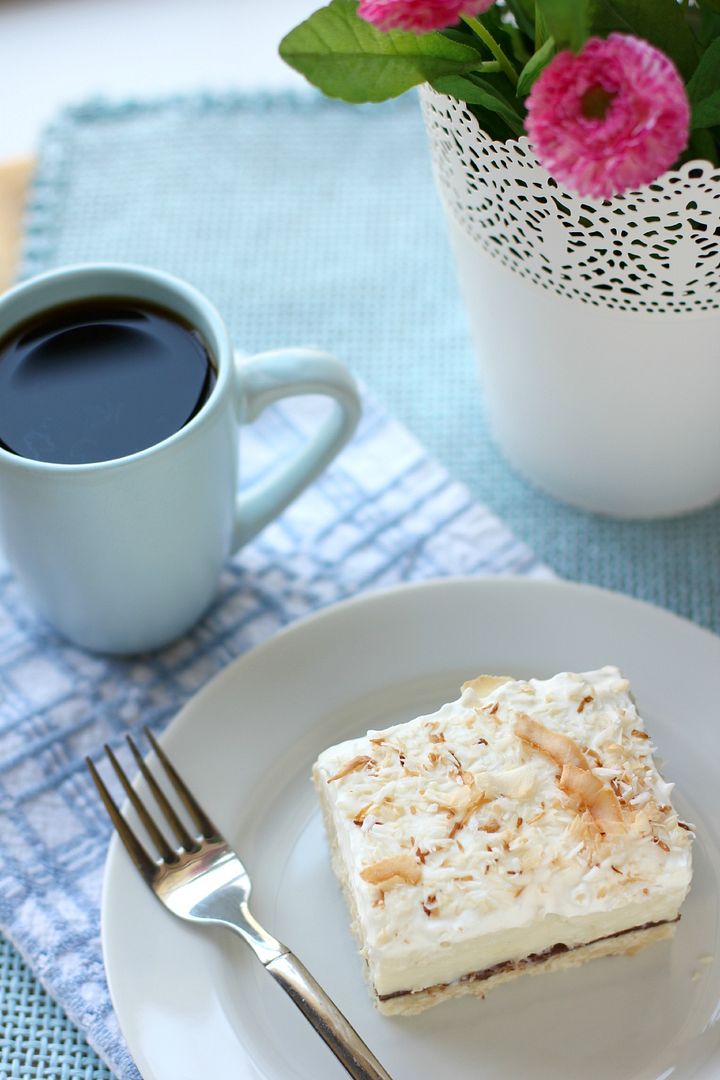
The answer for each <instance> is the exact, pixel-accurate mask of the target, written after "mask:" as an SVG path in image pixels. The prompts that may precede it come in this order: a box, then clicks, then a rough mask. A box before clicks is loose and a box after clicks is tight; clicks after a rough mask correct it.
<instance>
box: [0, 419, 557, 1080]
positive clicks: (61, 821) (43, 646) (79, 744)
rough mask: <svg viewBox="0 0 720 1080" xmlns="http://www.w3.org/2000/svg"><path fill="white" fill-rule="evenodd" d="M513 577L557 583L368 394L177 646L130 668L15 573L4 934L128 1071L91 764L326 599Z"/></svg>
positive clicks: (284, 426) (272, 452)
mask: <svg viewBox="0 0 720 1080" xmlns="http://www.w3.org/2000/svg"><path fill="white" fill-rule="evenodd" d="M321 408H322V405H321V404H320V403H319V402H317V401H316V400H315V399H308V400H306V401H304V402H303V401H294V402H292V403H287V404H283V405H281V406H278V407H275V408H274V409H273V410H272V411H271V412H269V413H268V414H266V415H265V416H264V417H263V418H262V419H261V420H260V421H259V422H258V423H257V424H256V425H253V427H252V428H248V429H246V430H245V431H244V432H243V464H244V469H245V473H246V475H251V474H255V475H257V474H260V473H262V472H263V471H264V470H265V469H266V468H268V465H269V462H270V461H271V460H274V459H276V457H277V456H278V455H283V454H285V453H290V452H292V450H293V448H295V447H296V446H297V445H299V443H300V442H301V440H302V439H303V438H305V437H306V436H307V434H308V433H309V432H310V431H312V430H314V429H315V428H316V426H317V423H318V411H319V410H320V409H321ZM508 572H512V573H522V574H533V575H538V574H543V573H546V571H544V570H543V568H542V567H541V566H540V565H539V564H538V562H537V561H536V559H535V558H534V557H533V555H532V554H531V553H530V551H529V550H528V549H527V548H526V547H524V546H523V545H522V544H520V543H518V542H517V541H516V540H515V539H514V538H513V536H512V535H510V533H509V532H508V531H507V530H506V529H505V528H504V527H503V526H502V525H501V524H500V523H499V522H498V521H497V519H495V518H494V517H493V516H492V515H491V514H489V513H488V512H487V511H485V510H484V509H483V508H482V507H480V506H478V505H477V504H474V503H473V502H472V501H471V499H470V498H469V496H468V493H467V491H466V490H465V488H463V487H462V486H461V485H459V484H456V483H453V482H452V481H451V480H450V479H449V477H448V475H447V473H446V472H445V471H444V470H443V469H442V468H441V467H440V466H439V465H437V464H436V463H435V462H434V461H432V460H431V459H430V458H428V456H427V455H426V454H425V453H424V451H423V450H422V448H421V447H420V445H419V444H418V443H417V441H416V440H415V439H414V438H412V437H411V436H410V435H409V434H408V432H407V430H406V429H404V428H403V427H402V426H401V425H399V424H398V423H396V422H394V421H392V420H390V419H389V418H388V417H387V416H386V415H385V414H384V413H383V412H382V411H381V410H380V409H379V408H378V407H377V406H376V405H375V404H374V403H373V402H372V401H371V400H370V399H369V398H367V399H366V407H365V417H364V420H363V422H362V425H361V428H360V431H359V433H358V435H357V437H356V438H355V440H354V442H353V443H352V445H351V446H350V447H349V448H348V449H347V450H346V451H345V452H344V453H343V454H342V456H341V457H340V459H339V460H338V461H337V463H336V464H335V465H334V466H333V467H332V468H331V469H330V470H329V471H328V472H327V473H326V474H325V475H324V476H323V477H322V478H321V479H320V480H319V481H318V482H317V483H315V484H314V485H313V487H312V488H311V489H310V490H309V491H308V492H307V493H306V494H305V495H304V496H302V497H301V498H300V499H299V500H298V501H297V502H296V503H295V505H294V506H292V507H291V508H290V509H289V510H288V511H287V512H286V513H285V514H284V515H283V517H282V519H281V520H279V521H278V522H276V523H274V524H273V525H271V526H270V527H269V528H267V529H266V530H265V532H264V533H263V534H262V535H261V536H260V537H259V538H258V539H257V540H256V541H255V542H254V543H252V544H251V545H249V546H248V547H247V548H245V550H244V551H243V552H242V553H241V554H240V556H239V557H238V558H236V559H235V560H233V562H231V563H230V564H229V565H228V566H227V569H226V571H225V574H224V576H223V581H222V589H221V593H220V596H219V598H218V600H217V602H216V604H215V605H214V607H213V609H212V610H211V611H210V613H209V614H208V616H207V617H206V618H205V619H204V620H203V622H202V623H201V624H200V625H199V626H198V627H197V628H196V629H195V631H194V632H193V633H192V634H190V635H189V636H188V637H186V638H184V639H183V640H181V641H179V642H178V643H177V644H175V645H174V646H172V647H171V648H169V649H166V650H165V651H164V652H161V653H159V654H156V655H153V656H147V657H142V658H137V659H132V660H118V659H103V658H100V657H97V656H89V655H88V654H86V653H84V652H82V651H80V650H78V649H75V648H73V647H72V646H70V645H68V644H67V643H65V642H64V641H62V640H60V639H59V638H58V637H57V636H56V635H55V634H54V633H53V631H52V630H50V629H49V628H48V627H47V626H45V625H43V624H41V623H40V622H39V621H38V620H37V619H36V618H35V616H34V615H33V612H32V611H31V610H30V609H29V607H28V606H27V604H26V602H25V600H24V598H23V596H22V593H21V591H20V589H19V587H18V586H17V584H16V583H15V581H14V580H13V578H12V577H11V576H10V575H9V574H8V573H7V572H5V573H4V575H3V576H2V580H1V582H0V657H1V658H2V660H1V662H0V689H1V699H0V700H1V704H0V762H2V764H1V765H0V925H1V927H2V930H3V931H4V932H5V933H6V934H7V935H8V936H9V937H10V938H11V939H12V940H13V941H14V942H15V943H16V944H17V946H18V947H19V949H20V950H21V952H22V953H23V955H24V956H25V957H26V959H27V960H28V961H29V963H30V964H31V965H32V967H33V969H34V970H35V971H36V973H37V974H38V975H39V976H40V978H41V980H42V982H43V983H44V984H45V985H46V987H48V989H49V990H50V991H51V993H52V994H53V995H54V996H55V997H56V998H57V1000H58V1001H59V1002H60V1003H61V1004H62V1005H63V1007H64V1008H65V1009H66V1010H67V1012H68V1014H69V1015H70V1016H71V1017H72V1019H74V1020H75V1021H76V1023H78V1024H79V1025H80V1027H81V1028H83V1029H84V1030H85V1031H86V1032H87V1035H88V1038H89V1041H90V1042H91V1044H92V1045H93V1046H94V1047H95V1048H96V1049H97V1050H98V1051H99V1053H100V1054H101V1055H102V1056H103V1057H104V1058H105V1060H106V1061H107V1062H108V1063H109V1065H110V1066H111V1068H113V1070H114V1071H115V1072H116V1073H117V1074H118V1075H119V1076H120V1077H123V1078H129V1077H137V1071H136V1069H135V1067H134V1065H133V1064H132V1062H131V1060H130V1057H129V1056H128V1053H127V1050H126V1049H125V1047H124V1044H123V1041H122V1037H121V1035H120V1033H119V1030H118V1027H117V1022H116V1019H115V1016H114V1014H113V1011H112V1008H111V1005H110V1001H109V998H108V993H107V988H106V984H105V975H104V971H103V964H102V957H101V952H100V941H99V925H98V921H99V913H98V903H99V896H100V885H101V878H102V870H103V862H104V859H105V851H106V848H107V844H108V839H109V828H108V823H107V820H106V818H105V815H104V811H103V810H102V809H101V808H100V806H99V804H98V801H97V798H96V796H95V794H94V791H93V790H91V784H90V782H89V778H88V777H87V775H86V772H85V769H84V766H83V764H82V759H83V756H84V755H85V754H94V755H96V756H98V755H99V751H100V747H101V746H102V743H103V742H105V741H108V742H110V744H111V745H113V746H115V747H120V746H121V743H122V740H123V737H124V735H125V733H126V732H133V731H135V730H136V729H139V728H140V726H141V725H142V724H145V723H148V722H149V723H150V724H152V725H153V726H154V727H155V728H156V729H161V728H162V727H163V725H164V724H165V723H167V721H168V720H169V719H170V718H171V717H172V716H173V714H174V713H175V712H177V710H178V709H179V708H180V706H181V705H182V704H183V703H184V702H185V701H187V699H188V698H189V697H190V696H191V695H192V694H193V693H194V692H195V691H196V690H198V689H199V688H200V687H201V686H203V685H204V684H205V683H206V682H207V680H208V679H209V678H211V677H212V676H213V675H215V674H216V673H217V672H218V671H220V670H221V669H222V668H223V667H224V666H225V665H226V664H227V663H229V662H230V661H231V660H232V659H233V658H234V657H236V656H238V655H239V654H240V653H242V652H244V651H245V650H246V649H248V648H250V647H251V646H253V645H255V644H257V643H258V642H260V641H263V640H264V639H266V638H267V637H269V636H271V635H272V634H273V633H274V632H275V631H276V630H278V629H279V628H280V627H282V626H284V625H286V624H287V623H288V622H290V621H292V620H293V619H295V618H297V617H299V616H301V615H304V614H306V613H307V612H310V611H312V610H314V609H316V608H318V607H320V606H322V605H326V604H330V603H333V602H335V601H337V600H342V599H344V598H345V597H348V596H352V595H354V594H355V593H357V592H359V591H361V590H363V589H370V588H377V587H379V586H383V585H390V584H394V583H396V582H399V581H407V580H416V579H419V578H427V577H433V576H437V575H446V574H454V573H470V574H482V573H508ZM120 752H121V756H123V755H124V750H121V751H120ZM127 764H128V765H129V763H127ZM129 768H130V769H131V771H132V766H130V765H129Z"/></svg>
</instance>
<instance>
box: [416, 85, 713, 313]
mask: <svg viewBox="0 0 720 1080" xmlns="http://www.w3.org/2000/svg"><path fill="white" fill-rule="evenodd" d="M420 97H421V102H422V108H423V113H424V117H425V125H426V128H427V132H428V137H429V141H430V147H431V152H432V158H433V166H434V171H435V177H436V181H437V184H438V187H439V189H440V193H441V195H442V198H443V200H444V202H445V205H446V208H447V210H448V212H449V213H451V214H452V215H453V217H454V218H455V220H456V221H457V222H458V224H459V225H460V227H461V228H462V229H464V231H465V232H466V233H467V234H468V235H469V236H471V237H472V238H473V240H474V241H476V242H477V243H478V244H479V245H480V246H481V247H482V248H483V249H484V250H485V251H486V252H488V254H490V255H492V256H493V257H494V258H496V259H498V260H499V261H500V262H501V263H502V264H503V266H507V267H508V268H509V269H511V270H513V271H514V272H515V273H517V274H519V275H520V276H521V277H523V278H526V279H529V280H530V281H532V282H533V283H534V284H536V285H539V286H541V287H542V288H544V289H548V290H552V291H554V292H556V293H559V295H560V296H565V297H568V298H570V299H576V300H581V301H583V302H585V303H587V304H592V305H594V306H596V307H605V308H614V309H616V310H620V311H644V312H651V313H660V312H687V311H713V310H717V309H720V168H717V167H716V166H713V165H712V164H710V162H707V161H694V162H689V163H688V164H685V165H683V166H682V167H681V168H680V169H678V170H677V171H675V172H668V173H665V174H663V176H661V177H659V178H658V180H657V181H656V182H655V183H653V184H649V185H647V186H645V187H643V188H641V189H640V190H639V191H633V192H629V193H627V194H625V195H621V196H616V197H615V198H613V199H611V200H608V201H604V202H603V201H593V200H587V199H582V198H580V197H578V196H577V195H571V194H570V193H569V192H567V191H564V190H563V189H562V188H561V187H560V186H559V185H558V184H557V183H556V182H555V180H553V179H552V177H551V176H550V175H549V174H548V173H547V172H546V170H545V169H544V168H543V167H542V166H541V165H540V164H539V163H538V161H537V159H536V158H535V156H534V154H533V151H532V148H531V146H530V143H529V141H528V139H527V138H525V137H524V136H523V137H522V138H520V139H512V140H510V141H508V142H504V143H503V142H496V141H494V140H493V139H491V138H490V137H489V136H488V135H486V134H485V132H484V131H483V130H482V128H481V127H480V124H479V122H478V120H477V118H476V117H475V116H474V115H473V114H472V113H471V112H470V111H469V110H468V108H467V106H466V105H464V103H463V102H460V101H456V100H455V99H454V98H450V97H446V96H445V95H442V94H438V93H436V92H435V91H434V90H432V89H430V88H429V87H423V88H422V90H421V92H420Z"/></svg>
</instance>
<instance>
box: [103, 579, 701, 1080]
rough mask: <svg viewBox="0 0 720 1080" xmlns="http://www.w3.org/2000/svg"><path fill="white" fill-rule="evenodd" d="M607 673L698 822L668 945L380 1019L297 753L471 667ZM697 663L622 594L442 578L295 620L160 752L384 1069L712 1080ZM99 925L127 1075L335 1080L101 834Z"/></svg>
mask: <svg viewBox="0 0 720 1080" xmlns="http://www.w3.org/2000/svg"><path fill="white" fill-rule="evenodd" d="M607 663H617V664H619V665H620V666H621V667H622V669H623V670H624V671H625V673H626V674H627V675H628V677H629V678H630V679H631V680H632V683H633V688H634V690H635V694H636V697H637V699H638V703H639V707H640V710H641V712H642V714H643V715H644V716H645V718H646V720H647V722H648V724H649V727H650V730H651V731H652V733H653V737H654V738H655V740H656V742H657V744H658V745H659V747H660V748H661V751H662V754H663V757H664V759H665V760H666V761H667V773H668V775H669V776H670V777H671V779H673V780H675V781H676V782H677V791H676V797H677V806H678V809H679V811H680V814H681V816H682V817H683V818H685V820H689V821H693V822H695V823H696V824H697V826H698V840H697V843H696V845H695V876H694V881H693V887H692V891H691V894H690V897H689V899H688V900H687V902H686V904H685V906H684V909H683V918H682V921H681V923H680V925H679V928H678V931H677V934H676V937H675V939H674V941H673V942H672V943H664V944H660V945H654V946H652V947H651V948H648V949H647V950H645V951H643V952H641V953H639V954H638V955H637V956H635V957H632V958H615V959H606V960H599V961H596V962H594V963H592V964H588V965H587V966H585V967H583V968H580V969H578V970H577V971H575V972H569V973H562V974H554V975H543V976H538V977H536V978H528V979H520V980H518V981H517V982H515V983H511V984H509V985H507V986H503V987H500V988H498V989H497V990H494V991H493V992H492V993H491V994H489V995H488V997H487V999H486V1000H484V1001H482V1000H479V999H477V998H467V999H464V1000H462V1001H457V1002H450V1003H447V1004H444V1005H440V1006H438V1007H437V1008H435V1009H432V1010H431V1011H430V1012H427V1013H424V1014H423V1015H422V1016H420V1017H417V1018H411V1019H403V1018H400V1017H394V1018H388V1017H382V1016H380V1015H379V1014H377V1013H376V1012H375V1011H374V1009H373V1007H372V1005H371V1003H370V1001H369V998H368V994H367V990H366V988H365V984H364V981H363V977H362V974H361V970H360V962H359V959H358V956H357V953H356V950H355V946H354V944H353V941H352V939H351V936H350V932H349V928H348V917H347V914H346V911H345V908H344V905H343V901H342V898H341V896H340V893H339V891H338V888H337V887H336V884H335V881H334V879H333V876H332V873H331V870H330V867H329V864H328V857H327V850H326V845H325V840H324V837H323V832H322V827H321V823H320V819H319V815H318V811H317V807H316V805H315V799H314V795H313V790H312V787H311V785H310V782H309V779H308V776H309V771H310V766H311V763H312V761H313V760H314V758H315V756H316V755H317V753H318V751H320V750H321V749H322V748H323V747H325V746H327V745H329V744H331V743H334V742H337V741H338V740H340V739H344V738H347V737H349V736H351V735H357V734H359V733H362V732H364V731H365V730H366V729H367V728H368V727H383V726H385V725H387V724H393V723H396V722H398V721H400V720H404V719H409V718H410V717H412V716H414V715H417V714H418V713H421V712H426V711H430V710H431V709H434V708H435V707H437V706H438V705H439V704H441V703H442V702H444V701H446V700H449V699H451V698H452V697H454V696H455V695H456V694H457V691H458V688H459V686H460V683H461V682H462V681H463V680H464V679H465V678H467V677H469V676H472V675H474V674H477V673H479V672H485V671H489V672H507V673H509V674H515V675H518V676H532V675H535V676H541V677H542V676H545V677H546V676H549V675H552V674H554V673H555V672H557V671H560V670H579V671H582V670H587V669H590V668H596V667H599V666H601V665H603V664H607ZM719 675H720V638H717V637H715V636H714V635H712V634H709V633H707V632H706V631H703V630H701V629H699V628H697V627H695V626H693V625H692V624H690V623H688V622H685V621H684V620H681V619H678V618H676V617H675V616H673V615H670V614H668V613H667V612H664V611H660V610H659V609H657V608H653V607H650V606H648V605H646V604H642V603H639V602H637V601H634V600H630V599H628V598H626V597H622V596H618V595H616V594H613V593H608V592H604V591H601V590H598V589H593V588H589V587H585V586H578V585H571V584H567V583H556V582H546V581H528V580H523V579H486V580H478V579H474V580H470V579H465V580H458V579H453V580H444V581H438V582H431V583H427V584H422V585H412V586H404V587H400V588H397V589H393V590H390V591H388V592H383V593H375V594H371V595H368V596H366V597H363V598H360V599H358V600H354V601H351V602H349V603H344V604H340V605H338V606H336V607H333V608H329V609H327V610H326V611H324V612H322V613H321V614H319V615H315V616H314V617H312V618H309V619H306V620H304V621H302V622H299V623H296V624H295V625H294V626H292V627H290V628H289V629H288V630H286V631H284V632H283V633H280V634H278V635H277V636H276V637H275V638H273V639H272V640H271V641H269V642H268V643H267V644H265V645H263V646H261V647H260V648H257V649H254V650H253V651H252V652H250V653H248V654H246V655H245V656H243V657H242V658H240V659H239V660H237V661H236V662H235V663H233V664H232V665H231V666H230V667H229V668H227V670H226V671H224V672H223V673H222V674H221V675H220V676H219V677H218V678H216V679H214V680H213V682H212V683H210V684H209V685H208V686H207V687H205V688H204V689H203V691H202V692H201V693H200V694H198V695H197V696H196V697H195V698H194V699H193V700H192V701H191V702H190V703H189V704H188V705H187V706H186V707H185V708H184V709H183V711H182V712H181V713H180V714H179V716H178V717H177V718H176V719H175V721H174V722H173V723H172V724H171V725H170V727H169V728H168V730H167V732H166V734H165V737H164V740H163V743H164V746H165V747H166V749H167V750H168V751H169V753H170V755H171V756H172V758H173V759H174V761H175V762H176V764H177V765H178V766H179V768H180V770H181V772H182V773H183V774H185V775H186V777H187V778H188V779H189V781H190V784H191V786H192V787H193V788H194V789H195V791H196V794H197V795H198V796H199V799H200V801H201V802H202V803H204V804H205V805H206V806H207V808H208V811H209V813H210V814H211V816H212V817H214V818H215V819H216V820H217V822H218V824H219V826H220V827H221V828H222V829H223V830H224V831H225V833H226V835H227V836H228V837H229V839H230V840H231V842H233V843H234V844H235V846H236V847H237V849H238V851H239V852H240V854H241V856H242V858H243V860H244V862H245V864H246V866H247V867H248V869H249V871H250V874H251V876H252V879H253V883H254V889H253V898H254V907H255V911H256V914H257V916H258V917H259V919H260V920H261V921H262V922H263V923H264V924H265V925H266V926H267V927H268V929H269V930H271V931H272V933H274V934H275V935H277V936H278V937H279V938H280V939H281V940H283V941H285V942H286V943H287V944H288V945H290V947H291V948H293V949H294V950H295V952H296V953H297V954H298V956H300V957H301V958H302V960H303V961H304V962H305V964H306V965H307V966H308V967H309V968H310V970H311V971H312V972H313V973H314V975H315V976H316V977H317V978H318V979H319V980H320V982H321V983H322V984H323V985H324V987H325V988H326V989H327V991H328V992H329V993H330V995H331V996H332V997H333V998H334V1000H335V1001H336V1002H337V1004H338V1005H339V1006H340V1008H341V1009H342V1010H343V1011H344V1012H345V1013H346V1014H347V1016H348V1017H349V1019H350V1020H351V1022H352V1023H353V1024H354V1025H355V1027H356V1028H357V1029H358V1031H359V1032H360V1033H361V1035H362V1036H363V1037H364V1038H365V1039H366V1040H367V1042H368V1044H369V1045H370V1046H371V1047H372V1048H373V1050H374V1051H375V1053H376V1054H377V1055H378V1057H379V1058H380V1060H381V1061H382V1062H383V1064H384V1065H385V1066H386V1068H387V1069H388V1070H389V1072H390V1073H391V1075H392V1076H393V1077H394V1078H395V1080H418V1078H429V1080H464V1078H470V1077H472V1078H473V1080H490V1078H493V1080H498V1078H502V1080H508V1078H510V1080H517V1078H519V1077H523V1078H524V1080H531V1078H532V1080H579V1078H582V1080H600V1078H602V1080H608V1078H612V1080H626V1078H631V1077H632V1078H633V1080H659V1078H666V1077H670V1076H671V1075H672V1077H673V1080H681V1078H683V1080H684V1078H686V1077H691V1076H692V1077H693V1078H696V1080H699V1078H700V1077H702V1078H707V1080H710V1078H715V1080H717V1077H718V1076H720V1030H719V1027H718V1024H717V1023H716V1020H717V1018H718V1016H720V962H719V961H718V958H717V955H716V954H717V952H718V950H717V943H718V935H719V933H720V929H719V927H718V921H719V920H718V916H719V914H720V912H719V905H718V876H719V874H720V852H719V849H718V831H719V825H720V778H719V777H718V762H719V761H720V727H719V726H718V721H719V719H720V717H719V716H718V711H719V710H718V701H719V700H720V694H719V692H718V676H719ZM102 921H103V945H104V951H105V962H106V965H107V972H108V979H109V983H110V989H111V993H112V998H113V1002H114V1004H115V1008H116V1010H117V1014H118V1016H119V1019H120V1024H121V1026H122V1030H123V1032H124V1034H125V1037H126V1039H127V1042H128V1044H129V1047H130V1050H131V1053H132V1054H133V1055H134V1057H135V1059H136V1061H137V1063H138V1066H139V1068H140V1070H141V1072H142V1074H143V1077H144V1078H145V1080H226V1078H227V1080H231V1078H232V1080H240V1078H245V1077H258V1076H261V1077H266V1078H268V1080H289V1078H291V1077H298V1078H303V1080H332V1078H336V1080H340V1078H341V1077H343V1076H345V1073H344V1072H343V1071H342V1069H341V1068H340V1066H339V1065H338V1064H337V1063H336V1061H335V1059H334V1058H332V1056H331V1055H330V1053H329V1052H328V1051H327V1050H326V1048H325V1047H324V1045H323V1044H322V1043H321V1042H320V1040H319V1039H318V1038H317V1036H316V1035H315V1034H314V1032H313V1031H312V1029H311V1028H310V1026H309V1025H308V1024H307V1023H306V1022H305V1020H303V1018H302V1017H301V1016H300V1014H299V1013H297V1012H296V1010H295V1008H294V1006H293V1005H292V1004H291V1003H290V1002H289V1001H288V1000H287V999H286V998H285V997H284V995H283V993H282V991H281V990H279V988H278V987H277V986H276V985H275V983H274V982H273V980H272V979H271V978H269V977H268V976H267V975H266V973H265V972H264V971H263V970H262V968H261V967H260V965H259V964H258V963H257V962H256V961H255V960H254V959H253V957H252V956H251V955H250V953H249V951H248V950H247V949H246V948H245V947H244V946H243V944H242V942H241V941H240V940H239V939H235V938H234V937H233V935H231V934H230V933H228V932H226V931H222V930H219V929H218V930H213V931H208V930H203V929H201V928H197V927H193V926H190V925H187V924H184V923H182V922H180V921H179V920H178V919H175V918H173V917H172V916H171V915H169V914H168V913H167V912H166V911H164V910H163V908H162V907H161V906H160V905H159V904H158V903H157V901H155V900H154V899H153V897H152V896H151V894H150V892H149V891H148V890H147V889H146V887H145V886H144V885H143V884H142V882H141V881H140V879H139V878H138V876H137V875H136V873H135V871H134V870H133V869H132V867H131V865H130V863H129V860H128V859H127V858H126V857H125V853H124V852H123V851H122V850H121V849H120V846H119V844H117V843H116V842H115V841H113V844H112V845H111V848H110V852H109V855H108V862H107V869H106V876H105V888H104V896H103V912H102ZM707 957H713V959H712V961H711V962H708V961H707V960H704V958H707Z"/></svg>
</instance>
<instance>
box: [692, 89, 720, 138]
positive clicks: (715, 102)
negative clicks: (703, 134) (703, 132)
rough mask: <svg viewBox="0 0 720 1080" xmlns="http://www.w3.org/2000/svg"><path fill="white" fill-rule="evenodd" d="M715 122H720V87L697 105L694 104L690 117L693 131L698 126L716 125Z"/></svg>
mask: <svg viewBox="0 0 720 1080" xmlns="http://www.w3.org/2000/svg"><path fill="white" fill-rule="evenodd" d="M715 124H720V89H718V90H716V91H715V93H714V94H710V95H708V97H706V98H705V99H704V100H703V101H700V102H699V103H698V104H697V105H693V107H692V116H691V118H690V128H691V130H692V131H695V130H696V128H708V127H714V126H715Z"/></svg>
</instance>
